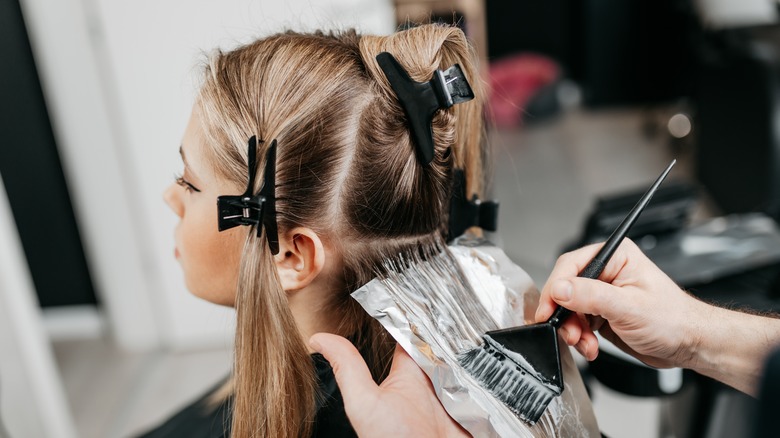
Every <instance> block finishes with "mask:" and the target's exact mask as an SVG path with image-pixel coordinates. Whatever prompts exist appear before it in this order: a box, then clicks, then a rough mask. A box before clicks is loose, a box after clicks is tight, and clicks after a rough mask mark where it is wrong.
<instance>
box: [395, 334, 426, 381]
mask: <svg viewBox="0 0 780 438" xmlns="http://www.w3.org/2000/svg"><path fill="white" fill-rule="evenodd" d="M396 373H403V374H405V375H408V376H413V377H415V378H418V379H419V378H422V379H425V380H426V381H427V382H428V383H429V384H430V381H429V380H428V375H427V374H425V372H424V371H423V370H422V369H421V368H420V367H419V366H418V365H417V362H415V361H414V359H412V357H411V356H409V353H407V352H406V350H404V349H403V347H401V344H396V345H395V352H394V353H393V363H392V365H391V366H390V374H396Z"/></svg>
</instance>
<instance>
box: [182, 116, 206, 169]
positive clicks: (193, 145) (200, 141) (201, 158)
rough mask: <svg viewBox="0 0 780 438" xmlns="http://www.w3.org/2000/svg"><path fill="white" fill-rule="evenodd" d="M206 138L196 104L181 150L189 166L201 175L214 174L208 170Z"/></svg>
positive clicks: (183, 158)
mask: <svg viewBox="0 0 780 438" xmlns="http://www.w3.org/2000/svg"><path fill="white" fill-rule="evenodd" d="M204 140H205V136H204V135H203V124H202V122H201V118H200V114H199V111H198V109H197V105H195V106H194V107H193V110H192V114H191V115H190V119H189V121H188V122H187V127H186V128H185V130H184V136H183V137H182V141H181V146H180V147H179V152H180V153H181V157H182V160H183V161H184V164H185V165H186V166H187V168H188V169H189V170H190V171H191V172H192V173H195V174H196V175H197V176H199V177H207V176H210V175H213V172H208V170H209V169H208V167H209V166H207V165H206V164H207V163H206V160H205V153H204V152H205V145H204Z"/></svg>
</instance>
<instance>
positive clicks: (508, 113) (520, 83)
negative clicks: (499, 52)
mask: <svg viewBox="0 0 780 438" xmlns="http://www.w3.org/2000/svg"><path fill="white" fill-rule="evenodd" d="M489 72H490V73H489V74H490V99H489V101H488V111H489V116H490V117H492V119H493V121H494V122H495V125H496V126H498V127H503V128H509V127H515V126H519V125H521V124H522V121H523V115H524V114H525V108H526V106H527V104H528V102H529V101H530V100H531V99H533V97H534V96H535V95H536V94H537V93H538V92H539V90H541V89H542V88H544V87H546V86H548V85H550V84H552V83H554V82H555V81H556V80H557V79H558V78H559V77H560V68H559V67H558V64H557V63H555V61H553V60H552V59H550V58H547V57H545V56H542V55H537V54H533V53H522V54H517V55H512V56H508V57H504V58H501V59H499V60H496V61H493V62H491V63H490V69H489Z"/></svg>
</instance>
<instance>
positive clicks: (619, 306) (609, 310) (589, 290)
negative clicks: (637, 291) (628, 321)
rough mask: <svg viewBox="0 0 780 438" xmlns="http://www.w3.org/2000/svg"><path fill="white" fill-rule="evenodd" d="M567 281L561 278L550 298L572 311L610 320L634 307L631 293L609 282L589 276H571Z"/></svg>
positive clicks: (626, 313) (625, 313) (624, 314)
mask: <svg viewBox="0 0 780 438" xmlns="http://www.w3.org/2000/svg"><path fill="white" fill-rule="evenodd" d="M567 282H568V283H569V285H568V286H565V285H563V283H564V281H563V280H562V281H561V284H560V286H556V287H554V288H553V295H552V298H553V300H555V302H556V303H558V304H559V305H561V306H563V307H566V308H567V309H569V310H571V311H573V312H578V313H584V314H588V315H597V316H601V317H603V318H604V319H607V320H612V319H614V318H615V317H617V316H626V315H628V314H629V313H630V312H631V311H632V310H633V309H634V308H635V307H636V306H635V305H634V304H633V303H632V299H633V296H632V295H630V294H628V293H627V292H626V291H623V290H621V288H619V287H616V286H613V285H611V284H609V283H605V282H603V281H600V280H591V279H589V278H572V279H569V280H568V281H567Z"/></svg>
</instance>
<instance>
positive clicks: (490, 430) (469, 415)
mask: <svg viewBox="0 0 780 438" xmlns="http://www.w3.org/2000/svg"><path fill="white" fill-rule="evenodd" d="M393 268H394V269H392V270H391V271H392V272H391V273H390V274H388V276H387V277H386V278H377V279H374V280H373V281H371V282H369V283H368V284H366V285H365V286H363V287H361V288H360V289H358V290H356V291H355V292H354V293H353V294H352V297H353V298H355V299H356V300H357V301H358V302H360V304H361V305H362V306H363V308H364V309H365V310H366V311H367V312H368V313H369V314H371V315H372V316H373V317H374V318H376V319H377V320H378V321H379V322H380V323H382V325H383V326H384V328H385V329H386V330H387V331H388V332H389V333H390V334H391V335H392V336H393V337H394V338H395V340H396V341H397V342H398V343H399V344H401V346H402V347H403V348H404V349H405V350H406V351H407V352H408V353H409V355H410V356H411V357H412V358H413V359H414V360H415V362H417V364H418V365H419V366H420V367H421V368H422V369H423V370H424V371H425V373H426V374H427V375H428V377H429V378H430V379H431V382H432V383H433V387H434V389H435V390H436V394H437V396H438V397H439V400H440V401H441V403H442V405H443V406H444V407H445V409H446V410H447V412H449V414H450V415H451V416H452V417H453V418H454V419H455V420H456V421H458V423H460V424H461V425H462V426H463V427H464V428H465V429H466V430H467V431H469V432H470V433H471V434H472V435H473V436H476V437H589V436H593V437H599V436H601V434H600V432H599V429H598V425H597V423H596V417H595V415H594V413H593V408H592V406H591V403H590V400H589V398H588V395H587V393H586V391H585V386H584V385H583V382H582V379H581V377H580V374H579V372H578V370H577V367H576V365H575V363H574V360H573V358H572V356H571V353H570V351H569V350H568V349H564V351H561V360H562V364H561V365H562V369H563V374H564V391H563V393H562V394H561V396H559V397H556V398H554V399H553V401H552V402H551V403H550V405H549V406H548V408H547V411H546V412H545V413H544V415H543V416H542V418H541V419H540V420H539V421H538V422H537V423H536V424H534V425H533V426H531V425H529V424H528V423H525V422H524V421H522V420H520V419H519V418H518V417H517V416H515V415H514V414H513V413H512V412H511V411H510V410H509V408H507V407H506V406H505V405H504V404H503V403H502V402H501V401H499V400H498V399H496V398H495V397H493V396H492V395H491V394H490V393H489V392H488V391H487V390H485V389H484V388H482V386H480V384H479V383H478V382H477V381H476V380H475V379H474V378H472V377H471V375H470V374H468V373H467V372H466V371H465V370H464V369H463V368H462V367H461V366H460V365H459V364H458V359H457V355H458V354H459V353H462V352H463V351H466V350H469V349H472V348H479V346H480V345H481V343H482V341H481V336H482V334H483V333H485V332H486V331H489V330H495V329H500V328H508V327H515V326H518V325H524V324H527V323H532V322H533V317H534V313H535V312H536V307H537V304H538V301H539V292H538V290H537V289H536V287H535V286H534V284H533V281H532V280H531V277H530V276H528V274H526V273H525V271H523V270H522V269H521V268H520V267H519V266H517V265H516V264H514V263H513V262H512V261H511V260H509V258H508V257H507V256H506V254H504V252H503V251H502V250H501V249H500V248H498V247H496V246H493V245H492V244H490V243H489V242H487V241H485V240H483V239H480V238H477V237H474V236H468V235H467V236H464V237H461V238H460V239H458V240H456V242H455V243H453V244H452V245H450V246H449V247H448V248H447V249H445V250H443V251H442V253H441V254H440V255H437V256H435V257H428V258H426V259H425V260H421V259H416V260H407V261H404V262H402V263H398V264H395V265H393ZM561 345H565V343H563V341H561Z"/></svg>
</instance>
